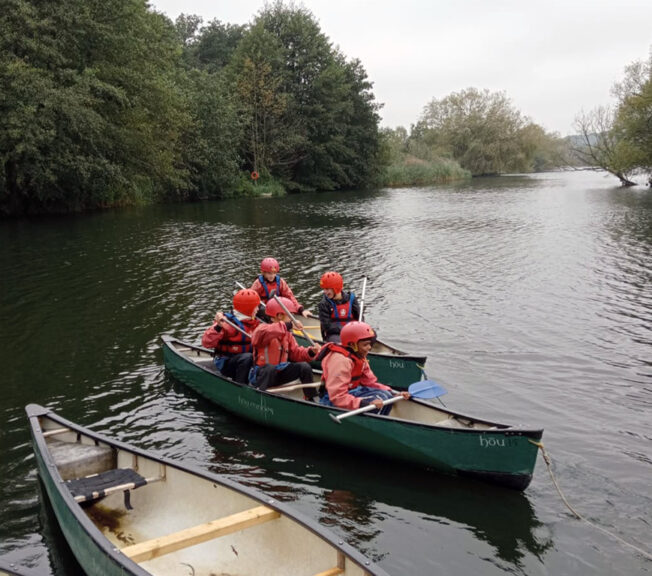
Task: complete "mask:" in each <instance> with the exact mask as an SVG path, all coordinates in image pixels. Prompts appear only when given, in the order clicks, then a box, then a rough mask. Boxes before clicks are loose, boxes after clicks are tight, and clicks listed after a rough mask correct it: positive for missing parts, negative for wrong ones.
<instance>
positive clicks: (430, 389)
mask: <svg viewBox="0 0 652 576" xmlns="http://www.w3.org/2000/svg"><path fill="white" fill-rule="evenodd" d="M408 392H409V393H410V396H412V398H420V399H421V400H427V399H430V398H437V397H439V396H442V395H443V394H446V388H444V387H443V386H441V385H439V384H437V382H434V381H433V380H420V381H419V382H414V383H413V384H410V385H409V386H408ZM399 400H403V396H394V397H393V398H389V399H388V400H385V401H384V402H383V406H386V405H387V404H393V403H394V402H398V401H399ZM375 409H376V407H375V406H374V405H373V404H369V406H365V407H364V408H358V409H357V410H351V411H350V412H345V413H344V414H340V415H339V416H335V415H334V414H329V416H330V417H331V419H332V420H334V421H335V422H337V423H338V424H340V423H341V420H344V419H345V418H348V417H349V416H355V415H356V414H362V413H363V412H370V411H371V410H375Z"/></svg>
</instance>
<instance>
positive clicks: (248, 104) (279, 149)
mask: <svg viewBox="0 0 652 576" xmlns="http://www.w3.org/2000/svg"><path fill="white" fill-rule="evenodd" d="M230 68H231V70H230V72H231V77H232V78H233V83H234V85H235V87H236V90H237V94H238V101H239V102H240V103H241V109H240V114H241V117H242V119H243V123H244V125H245V126H246V127H247V128H246V130H245V132H246V134H245V138H244V140H243V143H242V149H243V154H244V157H245V159H246V167H247V168H249V169H256V170H257V171H259V172H260V173H261V174H265V175H267V174H269V175H271V176H273V177H275V178H278V179H280V180H282V181H283V182H284V185H285V187H286V188H288V189H290V190H315V189H320V190H323V189H341V188H352V187H363V186H366V185H369V184H370V183H371V180H373V178H374V177H375V176H376V174H377V172H378V171H379V165H378V161H377V154H378V151H379V135H378V120H379V118H378V115H377V113H376V111H377V107H378V105H377V104H376V103H375V102H374V96H373V93H372V92H371V84H370V83H369V82H368V80H367V76H366V73H365V71H364V69H363V68H362V66H361V64H360V62H358V61H356V60H354V61H351V62H349V61H347V60H346V59H345V58H344V56H343V55H342V54H341V53H339V52H338V51H337V50H335V49H333V48H332V46H331V44H330V42H329V40H328V38H327V37H326V36H325V35H324V34H323V33H322V32H321V30H320V29H319V25H318V23H317V21H316V20H315V18H314V16H313V15H312V14H311V13H310V12H309V11H308V10H306V9H305V8H296V7H294V6H289V7H287V6H285V5H284V4H283V3H282V2H276V3H274V4H272V5H267V6H266V7H265V8H264V9H263V10H262V11H261V12H260V13H259V14H258V16H257V17H256V19H255V20H254V22H253V24H252V26H251V27H250V29H249V30H248V31H247V33H246V34H245V36H244V38H243V39H242V41H241V42H240V44H239V46H238V49H237V50H236V53H235V55H234V58H233V59H232V62H231V64H230Z"/></svg>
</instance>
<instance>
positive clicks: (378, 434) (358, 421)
mask: <svg viewBox="0 0 652 576" xmlns="http://www.w3.org/2000/svg"><path fill="white" fill-rule="evenodd" d="M162 339H163V357H164V359H165V367H166V368H167V369H168V370H169V371H170V373H171V374H172V375H173V376H175V377H176V378H178V379H179V380H180V381H181V382H183V383H184V384H186V385H188V386H190V387H191V388H192V389H194V390H195V391H197V392H198V393H199V394H201V395H202V396H204V397H205V398H207V399H208V400H210V401H211V402H214V403H215V404H217V405H219V406H221V407H222V408H225V409H226V410H229V411H230V412H233V413H234V414H238V415H239V416H242V417H244V418H248V419H249V420H253V421H255V422H258V423H259V424H263V425H265V426H271V427H273V428H278V429H281V430H286V431H288V432H293V433H296V434H301V435H303V436H307V437H309V438H314V439H316V440H322V441H325V442H332V443H335V444H340V445H342V446H345V447H348V448H353V449H357V450H361V451H364V452H368V453H370V454H377V455H380V456H383V457H385V458H391V459H394V460H399V461H402V462H407V463H410V464H413V465H416V466H420V467H423V468H427V469H434V470H439V471H441V472H446V473H449V474H457V475H461V476H470V477H473V478H477V479H480V480H485V481H489V482H493V483H497V484H501V485H503V486H507V487H509V488H515V489H517V490H523V489H525V488H526V487H527V485H528V484H529V483H530V480H531V479H532V474H533V472H534V465H535V463H536V458H537V453H538V448H537V445H536V444H535V442H537V441H538V440H540V439H541V436H542V434H543V430H541V429H532V428H530V429H526V428H521V427H515V426H509V425H507V424H500V423H498V422H490V421H488V420H481V419H479V418H474V417H471V416H465V415H463V414H460V413H457V412H453V411H452V410H448V409H446V408H444V407H443V406H437V405H435V404H432V403H431V402H429V401H426V400H416V399H411V400H408V401H401V402H396V403H395V404H393V405H392V411H391V413H390V414H389V416H380V415H377V414H369V413H367V414H360V415H357V416H351V417H350V418H346V419H345V420H343V421H342V423H341V424H336V423H334V422H333V420H332V418H331V414H333V415H336V414H343V413H344V412H345V411H344V410H342V409H340V408H335V407H333V406H323V405H321V404H317V403H313V402H307V401H305V400H303V391H302V390H301V387H302V386H301V385H292V384H290V385H288V386H285V387H283V386H279V387H277V388H271V389H269V390H267V391H264V392H263V391H260V390H257V389H256V388H252V387H250V386H247V385H245V384H239V383H237V382H234V381H233V380H230V379H228V378H225V377H224V376H222V375H221V374H220V373H219V372H217V371H216V369H215V365H214V364H213V359H212V357H211V352H210V351H209V350H206V349H205V348H201V347H199V346H194V345H192V344H189V343H188V342H183V341H181V340H177V339H176V338H173V337H171V336H163V337H162ZM315 379H316V380H317V382H318V381H319V375H315ZM308 386H310V384H308Z"/></svg>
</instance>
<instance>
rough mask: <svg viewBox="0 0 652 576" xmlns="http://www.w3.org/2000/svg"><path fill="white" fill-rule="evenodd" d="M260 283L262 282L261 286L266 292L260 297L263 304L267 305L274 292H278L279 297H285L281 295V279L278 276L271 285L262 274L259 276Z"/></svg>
mask: <svg viewBox="0 0 652 576" xmlns="http://www.w3.org/2000/svg"><path fill="white" fill-rule="evenodd" d="M258 282H260V285H261V286H262V287H263V290H264V291H265V294H264V295H261V296H260V301H261V302H262V303H263V304H267V302H268V301H269V297H270V294H271V293H272V291H276V295H277V296H283V294H281V277H280V276H279V275H278V274H277V275H276V277H275V278H274V281H273V282H269V283H268V282H267V280H265V277H264V276H263V275H262V274H260V275H259V276H258Z"/></svg>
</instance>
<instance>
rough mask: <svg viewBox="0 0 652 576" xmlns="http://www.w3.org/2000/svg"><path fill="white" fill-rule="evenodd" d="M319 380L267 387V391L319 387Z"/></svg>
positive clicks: (287, 390)
mask: <svg viewBox="0 0 652 576" xmlns="http://www.w3.org/2000/svg"><path fill="white" fill-rule="evenodd" d="M320 386H321V382H307V383H306V384H292V385H290V386H275V387H274V388H268V389H267V390H266V391H267V392H275V393H279V392H292V391H293V390H300V389H302V388H319V387H320Z"/></svg>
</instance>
